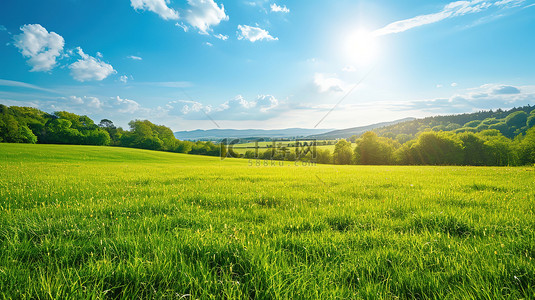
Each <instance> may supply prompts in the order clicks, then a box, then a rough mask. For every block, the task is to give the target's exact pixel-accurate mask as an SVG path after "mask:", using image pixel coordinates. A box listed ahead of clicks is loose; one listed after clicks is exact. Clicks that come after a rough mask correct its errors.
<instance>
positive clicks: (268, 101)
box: [256, 95, 279, 112]
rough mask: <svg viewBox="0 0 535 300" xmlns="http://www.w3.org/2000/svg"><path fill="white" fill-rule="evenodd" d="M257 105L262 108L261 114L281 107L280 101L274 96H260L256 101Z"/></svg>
mask: <svg viewBox="0 0 535 300" xmlns="http://www.w3.org/2000/svg"><path fill="white" fill-rule="evenodd" d="M256 105H258V106H259V107H260V111H261V112H267V111H268V110H270V109H273V108H275V107H277V106H279V100H277V98H275V97H274V96H272V95H259V96H258V97H257V99H256Z"/></svg>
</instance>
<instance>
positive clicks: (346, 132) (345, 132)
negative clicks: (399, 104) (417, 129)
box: [309, 117, 416, 140]
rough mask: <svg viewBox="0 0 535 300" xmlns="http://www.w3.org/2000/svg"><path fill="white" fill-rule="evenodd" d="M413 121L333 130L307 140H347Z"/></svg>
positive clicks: (397, 121) (409, 119) (411, 119)
mask: <svg viewBox="0 0 535 300" xmlns="http://www.w3.org/2000/svg"><path fill="white" fill-rule="evenodd" d="M413 120H416V119H415V118H410V117H409V118H404V119H400V120H395V121H390V122H381V123H376V124H371V125H366V126H359V127H352V128H347V129H339V130H333V131H329V132H326V133H322V134H316V135H312V136H309V138H314V139H326V140H330V139H348V138H350V137H351V136H353V135H361V134H363V133H365V132H366V131H370V130H374V129H377V128H382V127H386V126H390V125H395V124H398V123H403V122H407V121H413Z"/></svg>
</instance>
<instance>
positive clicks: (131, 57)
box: [127, 55, 143, 60]
mask: <svg viewBox="0 0 535 300" xmlns="http://www.w3.org/2000/svg"><path fill="white" fill-rule="evenodd" d="M127 58H130V59H131V60H143V58H142V57H139V56H135V55H130V56H127Z"/></svg>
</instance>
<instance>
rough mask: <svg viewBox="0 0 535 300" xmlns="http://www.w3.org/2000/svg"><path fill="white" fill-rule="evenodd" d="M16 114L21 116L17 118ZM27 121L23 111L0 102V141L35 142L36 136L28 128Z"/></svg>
mask: <svg viewBox="0 0 535 300" xmlns="http://www.w3.org/2000/svg"><path fill="white" fill-rule="evenodd" d="M17 115H20V116H21V117H20V118H17V117H16V116H17ZM28 123H29V122H28V120H27V118H26V115H25V114H24V111H19V110H13V109H11V108H9V107H7V106H5V105H1V104H0V142H5V143H31V144H35V143H36V142H37V136H36V135H35V134H33V132H32V131H31V130H30V128H29V127H28ZM30 124H33V123H30Z"/></svg>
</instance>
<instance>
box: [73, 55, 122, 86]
mask: <svg viewBox="0 0 535 300" xmlns="http://www.w3.org/2000/svg"><path fill="white" fill-rule="evenodd" d="M76 49H77V51H78V55H80V57H81V59H78V60H77V61H76V62H74V63H72V64H71V65H70V66H69V69H71V76H72V77H73V78H74V79H75V80H78V81H80V82H84V81H92V80H96V81H101V80H104V79H105V78H106V77H108V76H110V75H112V74H115V73H117V72H116V71H115V70H114V69H113V67H112V66H111V65H110V64H107V63H105V62H103V61H102V60H100V59H99V58H94V57H92V56H89V55H87V54H85V53H84V51H83V50H82V48H80V47H78V48H76Z"/></svg>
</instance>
